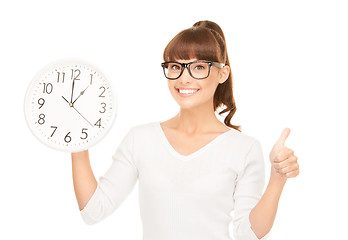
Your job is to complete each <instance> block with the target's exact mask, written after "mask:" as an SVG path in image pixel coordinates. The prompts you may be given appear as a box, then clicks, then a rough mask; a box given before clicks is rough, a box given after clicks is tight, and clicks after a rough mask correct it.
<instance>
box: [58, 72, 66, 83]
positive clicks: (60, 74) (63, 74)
mask: <svg viewBox="0 0 348 240" xmlns="http://www.w3.org/2000/svg"><path fill="white" fill-rule="evenodd" d="M57 73H58V77H57V83H59V80H60V78H62V83H64V78H65V72H62V73H60V72H57ZM60 76H62V77H60Z"/></svg>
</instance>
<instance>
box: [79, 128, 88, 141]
mask: <svg viewBox="0 0 348 240" xmlns="http://www.w3.org/2000/svg"><path fill="white" fill-rule="evenodd" d="M86 130H88V129H87V128H82V134H84V135H85V137H80V138H81V139H86V138H87V137H88V134H87V132H85V131H86Z"/></svg>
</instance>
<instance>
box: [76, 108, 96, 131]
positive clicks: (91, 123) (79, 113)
mask: <svg viewBox="0 0 348 240" xmlns="http://www.w3.org/2000/svg"><path fill="white" fill-rule="evenodd" d="M72 108H73V109H75V111H76V112H77V113H78V114H80V116H81V117H83V119H85V120H86V121H87V122H88V123H89V125H91V127H93V125H92V123H90V122H89V121H88V120H87V118H85V117H84V116H83V115H82V114H81V113H80V112H79V111H77V109H76V108H75V107H74V106H72Z"/></svg>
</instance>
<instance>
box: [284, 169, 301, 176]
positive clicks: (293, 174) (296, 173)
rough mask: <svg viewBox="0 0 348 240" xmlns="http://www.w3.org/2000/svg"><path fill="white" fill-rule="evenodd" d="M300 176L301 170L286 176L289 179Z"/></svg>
mask: <svg viewBox="0 0 348 240" xmlns="http://www.w3.org/2000/svg"><path fill="white" fill-rule="evenodd" d="M299 174H300V169H296V170H294V171H291V172H288V173H286V174H285V176H286V177H287V178H294V177H296V176H297V175H299Z"/></svg>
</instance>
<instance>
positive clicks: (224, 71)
mask: <svg viewBox="0 0 348 240" xmlns="http://www.w3.org/2000/svg"><path fill="white" fill-rule="evenodd" d="M197 60H202V59H196V58H193V59H189V60H181V59H177V60H175V61H177V62H180V63H188V62H193V61H197ZM228 74H229V67H228V66H225V67H224V68H221V69H220V68H217V67H214V66H211V68H210V74H209V76H208V77H207V78H204V79H195V78H193V77H191V75H190V73H189V72H188V70H187V68H185V69H184V71H183V73H182V75H181V76H180V77H179V78H178V79H176V80H168V87H169V90H170V93H171V94H172V96H173V97H174V99H175V101H176V102H177V103H178V104H179V105H180V107H181V108H186V109H189V108H193V107H197V106H200V105H204V104H207V106H209V107H211V106H213V97H214V93H215V90H216V88H217V86H218V85H219V83H223V82H224V81H226V79H227V78H228ZM179 89H180V90H183V89H187V90H188V89H191V90H194V92H193V93H192V92H189V93H185V92H184V93H180V92H179ZM196 90H197V91H196Z"/></svg>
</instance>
